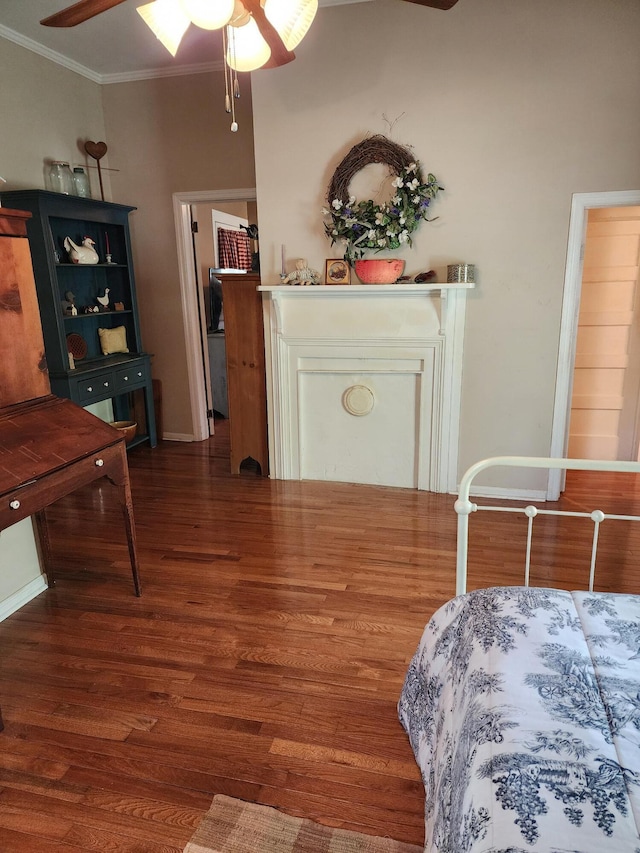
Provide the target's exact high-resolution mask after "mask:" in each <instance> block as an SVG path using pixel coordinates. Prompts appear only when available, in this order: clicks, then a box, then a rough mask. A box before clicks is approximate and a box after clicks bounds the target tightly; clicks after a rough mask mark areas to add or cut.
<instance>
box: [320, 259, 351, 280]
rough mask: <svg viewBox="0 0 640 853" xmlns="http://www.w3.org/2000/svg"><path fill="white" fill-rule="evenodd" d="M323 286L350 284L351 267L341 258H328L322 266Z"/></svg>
mask: <svg viewBox="0 0 640 853" xmlns="http://www.w3.org/2000/svg"><path fill="white" fill-rule="evenodd" d="M324 283H325V284H351V267H350V266H349V264H348V263H347V262H346V261H345V260H343V259H342V258H328V259H327V260H326V261H325V266H324Z"/></svg>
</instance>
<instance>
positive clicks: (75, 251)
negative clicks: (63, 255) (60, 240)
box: [64, 237, 100, 264]
mask: <svg viewBox="0 0 640 853" xmlns="http://www.w3.org/2000/svg"><path fill="white" fill-rule="evenodd" d="M94 246H95V241H94V240H92V239H91V237H85V238H84V240H83V241H82V246H78V245H76V244H75V243H74V242H73V240H72V239H71V237H65V238H64V247H65V249H66V251H67V254H68V255H69V260H70V261H72V263H74V264H97V263H98V262H99V260H100V258H99V257H98V253H97V252H96V250H95V249H94V248H93V247H94Z"/></svg>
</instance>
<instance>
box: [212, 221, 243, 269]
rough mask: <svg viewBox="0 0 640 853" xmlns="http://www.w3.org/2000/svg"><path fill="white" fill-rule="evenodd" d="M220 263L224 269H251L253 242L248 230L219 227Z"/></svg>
mask: <svg viewBox="0 0 640 853" xmlns="http://www.w3.org/2000/svg"><path fill="white" fill-rule="evenodd" d="M218 263H219V264H220V266H221V267H222V268H224V269H234V270H251V242H250V240H249V235H248V234H247V233H246V231H228V230H227V229H226V228H218Z"/></svg>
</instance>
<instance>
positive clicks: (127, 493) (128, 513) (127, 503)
mask: <svg viewBox="0 0 640 853" xmlns="http://www.w3.org/2000/svg"><path fill="white" fill-rule="evenodd" d="M121 503H122V513H123V515H124V525H125V529H126V531H127V544H128V546H129V559H130V560H131V572H132V574H133V586H134V587H135V591H136V595H137V596H138V597H140V596H141V595H142V590H141V588H140V575H139V573H138V568H139V563H138V550H137V547H136V526H135V522H134V520H133V502H132V501H131V488H130V486H129V481H128V480H127V482H126V483H125V485H124V487H123V495H122V498H121Z"/></svg>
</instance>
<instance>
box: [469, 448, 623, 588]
mask: <svg viewBox="0 0 640 853" xmlns="http://www.w3.org/2000/svg"><path fill="white" fill-rule="evenodd" d="M497 467H510V468H546V469H548V470H551V469H561V470H564V471H572V470H573V471H610V472H622V473H635V474H639V473H640V462H617V461H609V460H600V459H553V458H547V457H542V456H493V457H491V458H489V459H483V460H481V461H480V462H476V463H475V465H472V466H471V467H470V468H468V469H467V471H466V472H465V473H464V475H463V477H462V480H461V481H460V489H459V491H458V500H457V501H456V502H455V505H454V506H455V511H456V512H457V514H458V547H457V558H456V559H457V565H456V595H462V594H463V593H465V592H466V590H467V558H468V548H469V515H470V514H471V513H472V512H478V511H487V512H515V513H524V514H525V515H526V516H527V519H528V526H527V544H526V553H525V566H524V584H525V586H529V570H530V561H531V543H532V541H533V521H534V519H535V517H536V516H537V515H557V516H574V517H579V518H591V520H592V521H593V538H592V544H591V564H590V567H589V590H593V582H594V578H595V570H596V555H597V550H598V534H599V531H600V524H601V523H602V522H603V521H604V520H605V519H617V520H624V521H640V516H635V515H610V514H605V513H604V512H603V511H602V510H600V509H595V510H593V511H592V512H566V511H562V510H555V509H540V508H538V507H535V506H533V505H528V506H524V507H516V506H508V507H505V506H482V505H479V504H475V503H472V502H471V501H470V499H469V496H470V493H471V486H472V483H473V480H474V478H475V477H476V476H477V475H478V474H479V473H480V472H481V471H485V470H486V469H487V468H497Z"/></svg>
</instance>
